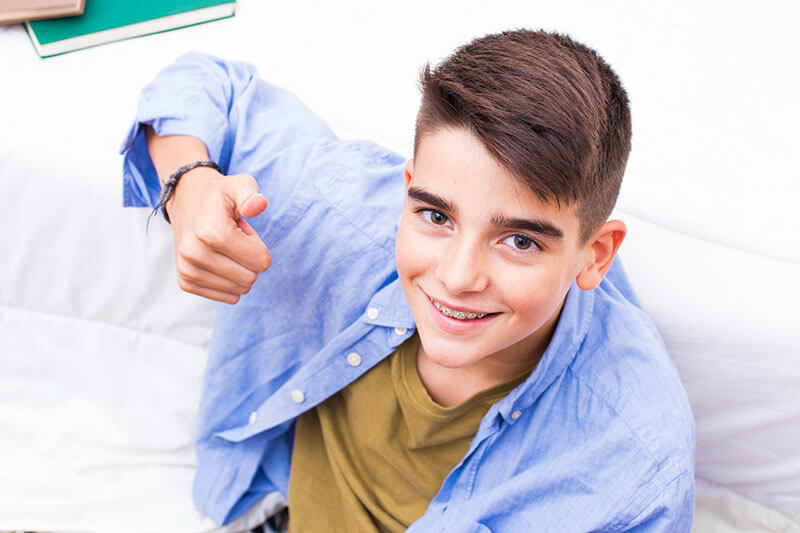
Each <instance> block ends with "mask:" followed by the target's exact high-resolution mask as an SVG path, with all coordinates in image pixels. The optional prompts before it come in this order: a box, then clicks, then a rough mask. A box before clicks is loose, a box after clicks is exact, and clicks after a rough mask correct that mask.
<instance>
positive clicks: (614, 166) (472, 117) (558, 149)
mask: <svg viewBox="0 0 800 533" xmlns="http://www.w3.org/2000/svg"><path fill="white" fill-rule="evenodd" d="M420 86H421V90H422V104H421V106H420V109H419V113H418V114H417V124H416V133H415V137H414V149H415V151H416V148H417V146H418V144H419V141H420V139H421V138H422V137H424V136H425V135H427V134H430V133H434V132H436V131H438V130H440V129H442V128H448V127H450V128H464V129H466V130H467V131H469V132H471V133H472V134H473V135H475V136H476V137H477V138H478V139H479V140H480V141H481V143H482V144H483V145H484V146H485V147H486V149H487V150H488V151H489V152H490V153H491V154H492V155H493V156H494V157H495V159H496V160H497V161H498V162H499V163H500V164H501V165H503V166H504V167H505V168H506V169H508V171H509V172H511V174H512V175H514V176H516V177H517V178H518V179H520V180H521V181H522V182H523V183H525V184H526V185H527V186H528V187H529V188H530V189H531V190H532V191H533V192H534V193H535V194H536V195H537V196H538V197H539V198H541V199H542V200H543V201H546V202H550V203H555V204H556V205H558V206H569V205H577V211H578V217H579V219H580V224H581V240H582V241H583V242H586V240H588V238H589V237H590V236H591V234H592V233H593V232H594V231H595V230H596V229H597V228H599V227H600V225H602V224H603V222H605V220H606V219H607V218H608V216H609V215H610V214H611V210H612V209H613V208H614V204H615V203H616V200H617V195H618V194H619V187H620V183H621V182H622V175H623V173H624V172H625V164H626V162H627V160H628V153H629V152H630V145H631V118H630V109H629V106H628V96H627V94H626V93H625V90H624V89H623V88H622V84H621V83H620V81H619V78H617V75H616V74H615V73H614V71H613V70H611V67H610V66H609V65H608V64H607V63H606V62H605V61H604V60H603V58H601V57H600V56H599V55H598V54H597V52H595V51H594V50H592V49H591V48H588V47H586V46H584V45H582V44H580V43H578V42H575V41H574V40H572V39H571V38H570V37H568V36H566V35H560V34H555V33H548V32H545V31H531V30H516V31H507V32H503V33H499V34H494V35H487V36H485V37H482V38H479V39H476V40H474V41H472V42H471V43H469V44H467V45H465V46H462V47H461V48H459V49H457V50H456V51H455V53H453V55H451V56H450V57H449V58H447V59H445V60H444V61H443V62H442V63H441V64H439V65H438V66H437V67H435V68H434V69H432V68H431V66H430V64H428V65H426V66H425V68H424V69H423V70H422V73H421V76H420Z"/></svg>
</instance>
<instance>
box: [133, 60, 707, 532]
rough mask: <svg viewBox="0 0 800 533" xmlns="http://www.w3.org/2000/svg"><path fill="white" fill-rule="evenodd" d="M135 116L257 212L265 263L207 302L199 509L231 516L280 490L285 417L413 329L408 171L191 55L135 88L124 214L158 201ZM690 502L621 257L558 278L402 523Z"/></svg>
mask: <svg viewBox="0 0 800 533" xmlns="http://www.w3.org/2000/svg"><path fill="white" fill-rule="evenodd" d="M143 124H150V125H151V126H152V127H153V128H154V129H155V131H156V133H158V134H159V135H178V134H182V135H193V136H195V137H197V138H199V139H201V140H202V141H203V142H204V143H205V145H206V147H207V148H208V152H209V155H210V157H211V159H213V160H215V161H217V162H218V163H219V164H220V165H221V166H222V168H223V169H224V170H225V171H226V173H228V174H238V173H247V174H251V175H253V176H254V177H255V179H256V180H257V181H258V184H259V188H260V191H261V192H262V193H263V194H264V195H265V196H266V197H267V198H269V200H270V205H269V208H268V209H267V211H266V212H265V213H264V214H262V215H260V216H259V217H256V218H254V219H251V220H250V223H251V224H252V226H253V227H254V228H255V229H256V231H258V232H259V233H260V235H261V236H262V238H263V239H264V241H265V243H266V244H267V246H268V247H269V248H270V251H271V253H272V256H273V263H272V266H271V267H270V269H269V270H268V271H267V272H266V273H264V274H262V275H261V276H260V277H259V279H258V281H256V283H255V285H254V286H253V288H252V289H251V291H250V292H249V293H248V294H247V295H245V296H244V297H242V299H241V300H240V301H239V303H238V304H236V305H233V306H229V305H220V306H219V307H218V309H217V314H216V319H215V323H214V330H213V335H212V341H211V346H210V354H209V360H208V366H207V369H206V375H205V381H204V387H203V395H202V401H201V404H200V408H199V414H198V435H197V445H196V448H197V476H196V480H195V486H194V498H195V501H196V504H197V506H198V508H199V509H200V510H201V511H203V512H204V513H205V514H207V515H209V516H210V517H212V518H213V519H215V520H217V521H218V522H220V523H227V522H230V521H231V520H233V519H235V518H236V517H237V516H239V515H240V514H242V513H243V512H244V511H245V510H247V509H248V508H249V507H250V506H251V505H253V504H254V503H255V502H256V501H258V500H259V499H260V498H262V497H264V496H265V495H266V494H268V493H269V492H272V491H274V490H279V491H280V492H282V493H283V494H284V495H286V494H287V491H288V487H289V475H290V460H291V453H292V443H293V438H294V421H295V418H296V417H297V416H298V415H299V414H301V413H302V412H304V411H306V410H308V409H311V408H313V407H314V406H315V405H317V404H319V403H320V402H322V401H323V400H325V399H326V398H328V397H329V396H331V395H333V394H334V393H336V392H337V391H339V390H341V389H342V388H344V387H346V386H347V385H348V384H349V383H351V382H352V381H354V380H355V379H356V378H358V377H359V376H360V375H362V374H363V373H365V372H367V371H368V370H369V369H370V368H371V367H373V366H374V365H375V364H377V363H378V362H379V361H380V360H382V359H383V358H384V357H386V356H388V355H389V354H391V353H392V352H393V351H394V349H395V348H396V347H397V346H398V345H399V344H400V343H402V342H403V341H404V340H405V339H406V338H408V337H409V336H410V335H411V334H412V332H413V329H414V320H413V317H412V315H411V312H410V310H409V308H408V305H407V303H406V300H405V297H404V295H403V291H402V289H401V287H400V284H399V282H398V280H397V272H396V266H395V257H394V240H395V235H396V231H397V219H398V217H399V215H400V209H401V206H402V201H403V194H404V190H403V164H404V159H403V158H402V157H400V156H399V155H397V154H394V153H392V152H390V151H389V150H387V149H385V148H382V147H380V146H377V145H375V144H373V143H370V142H365V141H342V140H339V139H337V138H336V136H335V135H334V134H333V133H332V132H331V130H330V129H329V128H328V127H327V126H326V125H325V124H324V123H323V122H322V121H321V120H320V119H319V118H318V117H317V116H315V115H314V114H313V113H312V112H311V111H309V110H308V108H306V107H305V106H304V105H303V104H302V103H301V102H299V101H298V100H297V99H296V98H295V97H294V96H292V95H291V94H289V93H287V92H285V91H282V90H280V89H278V88H276V87H274V86H272V85H269V84H268V83H266V82H264V81H262V80H260V79H259V78H258V77H257V74H256V71H255V69H254V68H253V67H252V66H250V65H247V64H243V63H233V62H225V61H221V60H219V59H216V58H213V57H209V56H205V55H201V54H196V53H193V54H187V55H186V56H184V57H182V58H181V59H179V60H178V61H177V62H176V63H174V64H172V65H170V66H169V67H167V68H166V69H165V70H163V71H162V72H161V73H160V74H159V75H158V76H157V77H156V79H155V80H154V81H153V82H152V83H151V84H150V85H148V86H147V87H146V88H145V89H144V90H143V92H142V97H141V101H140V103H139V109H138V114H137V117H136V120H135V122H134V124H133V126H132V128H131V130H130V133H129V134H128V137H127V139H126V140H125V142H124V145H123V149H122V151H123V154H124V156H125V158H124V169H123V176H124V204H125V205H126V206H146V205H147V206H153V205H154V204H155V203H156V202H157V200H158V195H159V184H158V179H157V177H156V174H155V171H154V168H153V166H152V163H151V161H150V158H149V155H148V153H147V150H146V146H145V139H144V131H143V128H142V125H143ZM352 352H355V353H357V354H358V355H359V356H360V358H361V363H360V364H359V365H355V366H353V365H351V364H349V363H348V359H347V358H348V355H349V354H351V353H352ZM364 409H365V410H367V409H370V406H369V405H365V406H364ZM375 482H376V483H380V480H375ZM693 507H694V425H693V419H692V414H691V410H690V408H689V404H688V401H687V398H686V393H685V392H684V390H683V387H682V386H681V383H680V381H679V379H678V376H677V373H676V371H675V368H674V366H673V365H672V362H671V361H670V359H669V356H668V355H667V353H666V351H665V349H664V345H663V343H662V341H661V339H660V337H659V335H658V333H657V332H656V330H655V328H654V326H653V324H652V322H651V320H650V319H649V318H648V317H647V315H646V314H645V313H644V312H643V311H642V310H641V309H640V307H639V304H638V302H637V300H636V297H635V296H634V294H633V291H632V289H631V287H630V285H629V284H628V281H627V279H626V277H625V274H624V272H623V270H622V267H621V265H620V264H619V261H615V263H614V265H612V268H611V270H610V271H609V273H608V275H607V276H606V278H605V279H604V281H603V282H602V283H601V285H600V286H599V287H598V288H596V289H594V290H592V291H582V290H580V289H578V288H577V286H575V285H573V286H572V288H571V289H570V291H569V293H568V294H567V299H566V303H565V305H564V308H563V311H562V314H561V317H560V320H559V322H558V325H557V327H556V331H555V333H554V335H553V339H552V341H551V342H550V345H549V346H548V348H547V351H546V352H545V354H544V356H543V357H542V360H541V362H540V363H539V365H538V367H537V368H536V369H535V370H534V371H533V372H532V373H531V375H530V377H529V378H528V379H527V380H526V381H525V382H524V383H523V384H521V385H520V386H519V387H517V388H516V389H515V390H513V391H512V392H511V393H510V394H508V396H506V397H505V398H503V399H502V400H501V401H499V402H497V403H496V404H495V405H494V406H493V407H492V408H491V409H490V410H489V412H488V413H487V415H486V416H485V418H484V419H483V420H482V421H481V424H480V426H479V428H478V431H477V434H476V435H475V438H474V440H473V441H472V444H471V446H470V448H469V451H468V452H467V454H466V455H465V456H464V458H463V459H462V460H461V461H460V462H459V463H458V465H457V466H456V467H455V468H454V469H453V470H452V472H450V474H449V475H448V476H447V478H446V479H445V481H444V483H443V485H442V487H441V489H440V491H439V493H438V494H437V495H436V497H435V498H434V499H433V501H431V502H430V506H429V507H428V510H427V511H426V513H425V514H424V515H423V516H422V517H421V518H420V519H419V520H418V521H417V522H415V523H414V524H412V525H411V527H410V528H409V531H412V532H413V531H448V532H462V531H463V532H467V531H546V532H550V531H559V532H569V531H575V532H583V531H627V530H635V531H665V532H666V531H669V532H680V531H689V529H690V526H691V521H692V512H693Z"/></svg>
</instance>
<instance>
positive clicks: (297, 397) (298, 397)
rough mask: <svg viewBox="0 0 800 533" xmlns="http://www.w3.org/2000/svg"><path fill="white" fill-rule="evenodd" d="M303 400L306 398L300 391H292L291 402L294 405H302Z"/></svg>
mask: <svg viewBox="0 0 800 533" xmlns="http://www.w3.org/2000/svg"><path fill="white" fill-rule="evenodd" d="M305 399H306V396H305V394H303V391H301V390H300V389H295V390H293V391H292V400H294V402H295V403H303V401H304V400H305Z"/></svg>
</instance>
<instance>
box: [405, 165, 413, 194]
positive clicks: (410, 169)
mask: <svg viewBox="0 0 800 533" xmlns="http://www.w3.org/2000/svg"><path fill="white" fill-rule="evenodd" d="M403 174H404V177H405V180H406V184H405V185H406V189H408V184H409V183H411V179H412V178H413V177H414V160H413V159H409V160H408V161H406V170H405V172H404V173H403Z"/></svg>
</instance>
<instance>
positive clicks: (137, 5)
mask: <svg viewBox="0 0 800 533" xmlns="http://www.w3.org/2000/svg"><path fill="white" fill-rule="evenodd" d="M235 11H236V0H2V1H0V24H7V23H12V22H25V26H26V27H27V29H28V35H30V38H31V41H32V42H33V45H34V47H35V48H36V51H37V52H38V53H39V55H40V56H41V57H48V56H53V55H56V54H63V53H64V52H71V51H73V50H80V49H81V48H88V47H90V46H96V45H98V44H104V43H109V42H112V41H119V40H122V39H128V38H131V37H139V36H142V35H149V34H151V33H159V32H162V31H167V30H173V29H176V28H183V27H185V26H192V25H194V24H200V23H202V22H208V21H210V20H217V19H221V18H226V17H230V16H233V14H234V12H235Z"/></svg>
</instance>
